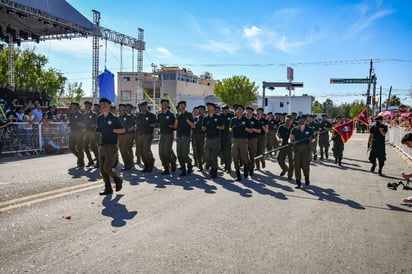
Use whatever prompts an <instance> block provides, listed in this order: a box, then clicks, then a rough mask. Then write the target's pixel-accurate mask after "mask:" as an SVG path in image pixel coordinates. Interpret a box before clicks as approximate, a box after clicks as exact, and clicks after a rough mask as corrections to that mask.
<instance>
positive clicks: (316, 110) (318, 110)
mask: <svg viewBox="0 0 412 274" xmlns="http://www.w3.org/2000/svg"><path fill="white" fill-rule="evenodd" d="M312 110H313V113H324V110H323V107H322V104H321V103H319V101H317V100H315V101H314V102H313V106H312Z"/></svg>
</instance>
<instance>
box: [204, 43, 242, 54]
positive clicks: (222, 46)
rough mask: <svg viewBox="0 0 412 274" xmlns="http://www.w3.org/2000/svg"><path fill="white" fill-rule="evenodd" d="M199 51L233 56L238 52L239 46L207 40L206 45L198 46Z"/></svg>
mask: <svg viewBox="0 0 412 274" xmlns="http://www.w3.org/2000/svg"><path fill="white" fill-rule="evenodd" d="M199 47H200V48H201V49H204V50H207V51H211V52H227V53H229V54H235V53H236V52H237V51H238V50H239V46H237V45H236V44H234V43H226V42H217V41H213V40H209V41H208V43H207V44H203V45H200V46H199Z"/></svg>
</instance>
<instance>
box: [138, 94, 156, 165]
mask: <svg viewBox="0 0 412 274" xmlns="http://www.w3.org/2000/svg"><path fill="white" fill-rule="evenodd" d="M139 108H140V113H139V115H138V116H137V118H136V128H137V129H138V133H137V135H138V136H139V138H138V139H139V143H137V142H136V151H137V150H139V151H140V152H141V153H142V161H143V165H144V168H143V170H142V171H143V172H152V170H153V167H154V161H155V160H154V157H153V153H152V149H151V147H152V140H153V130H154V128H155V127H156V126H157V119H156V115H154V114H153V113H151V112H149V111H148V109H147V101H143V102H142V103H140V104H139Z"/></svg>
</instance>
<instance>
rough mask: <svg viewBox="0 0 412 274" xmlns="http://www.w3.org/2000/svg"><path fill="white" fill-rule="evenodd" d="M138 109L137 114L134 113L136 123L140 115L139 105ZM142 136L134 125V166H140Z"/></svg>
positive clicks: (140, 107) (140, 108)
mask: <svg viewBox="0 0 412 274" xmlns="http://www.w3.org/2000/svg"><path fill="white" fill-rule="evenodd" d="M137 107H138V108H139V112H137V113H136V116H135V120H136V121H137V120H138V118H139V115H140V114H141V111H142V107H143V106H141V105H140V104H138V105H137ZM142 136H143V135H142V134H140V128H139V127H138V125H137V124H136V131H135V138H134V143H135V145H136V150H135V155H136V164H137V165H139V166H140V165H141V164H142V146H141V145H140V144H141V143H142V138H143V137H142Z"/></svg>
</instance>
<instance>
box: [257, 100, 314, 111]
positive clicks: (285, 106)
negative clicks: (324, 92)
mask: <svg viewBox="0 0 412 274" xmlns="http://www.w3.org/2000/svg"><path fill="white" fill-rule="evenodd" d="M314 100H315V98H314V97H313V96H266V97H265V113H267V112H273V113H275V112H280V113H289V110H290V112H296V113H297V114H299V115H300V114H312V105H313V101H314ZM289 104H290V108H289ZM258 105H259V106H261V105H262V97H260V98H259V104H258Z"/></svg>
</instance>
